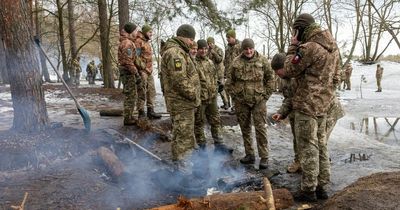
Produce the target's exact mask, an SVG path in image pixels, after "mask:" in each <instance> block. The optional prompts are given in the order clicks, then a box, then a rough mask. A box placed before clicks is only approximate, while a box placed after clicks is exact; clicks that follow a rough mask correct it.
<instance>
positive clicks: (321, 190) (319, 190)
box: [315, 186, 329, 200]
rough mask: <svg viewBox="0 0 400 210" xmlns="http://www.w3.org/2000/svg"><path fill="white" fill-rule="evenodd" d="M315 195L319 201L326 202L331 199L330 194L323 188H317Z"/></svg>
mask: <svg viewBox="0 0 400 210" xmlns="http://www.w3.org/2000/svg"><path fill="white" fill-rule="evenodd" d="M315 194H316V196H317V198H318V199H321V200H326V199H328V198H329V196H328V192H326V190H325V189H324V188H323V187H320V186H317V189H316V190H315Z"/></svg>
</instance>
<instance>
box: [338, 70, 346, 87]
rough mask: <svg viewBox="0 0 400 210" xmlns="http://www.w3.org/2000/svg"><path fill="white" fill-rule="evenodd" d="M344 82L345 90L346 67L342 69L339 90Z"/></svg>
mask: <svg viewBox="0 0 400 210" xmlns="http://www.w3.org/2000/svg"><path fill="white" fill-rule="evenodd" d="M342 84H343V90H345V89H346V73H345V70H344V69H342V70H340V82H339V85H338V90H341V88H342Z"/></svg>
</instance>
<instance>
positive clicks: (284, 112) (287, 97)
mask: <svg viewBox="0 0 400 210" xmlns="http://www.w3.org/2000/svg"><path fill="white" fill-rule="evenodd" d="M285 60H286V54H285V53H279V54H276V55H275V56H274V57H273V58H272V61H271V67H272V69H273V70H274V71H278V70H280V69H283V67H284V63H285ZM277 77H278V76H277ZM296 89H297V83H296V80H295V79H291V78H284V79H282V94H283V97H284V99H283V101H282V105H281V107H280V109H279V110H278V112H277V113H275V114H274V115H272V119H274V120H275V121H277V122H279V121H281V120H284V119H286V118H287V117H288V118H289V123H290V128H291V131H292V135H293V152H294V160H293V162H292V163H291V164H290V165H289V166H288V168H287V171H288V172H289V173H296V172H298V171H301V167H300V158H299V152H298V149H297V143H296V133H295V130H294V114H293V112H292V111H293V107H292V98H293V94H294V92H295V90H296Z"/></svg>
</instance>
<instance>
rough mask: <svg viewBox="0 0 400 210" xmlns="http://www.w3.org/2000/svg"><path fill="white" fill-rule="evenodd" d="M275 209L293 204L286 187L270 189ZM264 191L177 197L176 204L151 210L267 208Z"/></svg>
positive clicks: (258, 209)
mask: <svg viewBox="0 0 400 210" xmlns="http://www.w3.org/2000/svg"><path fill="white" fill-rule="evenodd" d="M272 193H273V197H274V198H275V200H274V201H275V208H276V209H286V208H289V207H291V206H293V205H294V201H293V196H292V194H291V193H290V192H289V191H288V190H287V189H275V190H272ZM264 196H265V192H264V191H255V192H240V193H226V194H217V195H210V196H205V197H203V198H193V199H189V200H188V199H184V198H182V197H180V198H178V203H177V204H171V205H167V206H160V207H156V208H152V209H151V210H188V209H190V210H209V209H252V210H261V209H262V210H265V209H268V207H267V204H266V202H265V199H264Z"/></svg>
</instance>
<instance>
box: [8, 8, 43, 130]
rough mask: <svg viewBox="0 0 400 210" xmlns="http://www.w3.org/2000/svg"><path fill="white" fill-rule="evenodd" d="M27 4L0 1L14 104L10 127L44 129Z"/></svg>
mask: <svg viewBox="0 0 400 210" xmlns="http://www.w3.org/2000/svg"><path fill="white" fill-rule="evenodd" d="M29 25H30V24H29V17H28V14H27V5H26V4H25V2H24V1H23V0H17V1H15V0H2V1H0V32H1V33H2V34H1V37H2V38H3V42H4V47H5V49H6V50H5V55H6V63H7V64H6V65H7V69H8V73H9V76H10V89H11V96H12V101H13V108H14V121H13V127H12V128H13V129H14V130H16V131H20V132H35V131H40V130H44V129H45V127H46V126H47V124H48V115H47V109H46V102H45V100H44V93H43V90H42V86H41V85H42V84H41V78H40V73H39V63H38V61H37V58H36V56H35V50H36V49H35V45H34V43H33V41H32V38H31V35H30V32H29V30H27V29H29Z"/></svg>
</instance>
